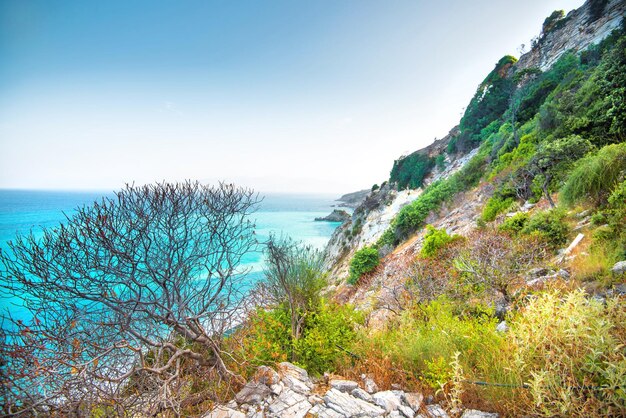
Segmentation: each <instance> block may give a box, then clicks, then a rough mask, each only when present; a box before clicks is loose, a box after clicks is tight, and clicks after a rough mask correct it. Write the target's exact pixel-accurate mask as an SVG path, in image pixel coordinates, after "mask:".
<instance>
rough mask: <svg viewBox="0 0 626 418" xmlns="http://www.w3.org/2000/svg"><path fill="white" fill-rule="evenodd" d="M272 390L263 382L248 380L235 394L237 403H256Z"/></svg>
mask: <svg viewBox="0 0 626 418" xmlns="http://www.w3.org/2000/svg"><path fill="white" fill-rule="evenodd" d="M270 393H272V390H271V389H270V388H269V387H268V386H267V385H265V384H263V383H257V382H254V381H250V382H248V383H246V385H245V386H244V387H243V389H241V390H240V391H239V393H237V394H236V395H235V401H236V402H237V403H238V404H251V405H256V404H258V403H261V402H262V401H263V400H265V398H267V397H268V396H269V395H270Z"/></svg>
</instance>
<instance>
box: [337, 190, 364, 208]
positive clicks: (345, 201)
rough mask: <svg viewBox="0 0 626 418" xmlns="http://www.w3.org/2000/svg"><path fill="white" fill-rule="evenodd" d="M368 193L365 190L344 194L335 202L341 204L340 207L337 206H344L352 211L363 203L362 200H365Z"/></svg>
mask: <svg viewBox="0 0 626 418" xmlns="http://www.w3.org/2000/svg"><path fill="white" fill-rule="evenodd" d="M369 193H370V191H369V190H367V189H366V190H359V191H358V192H353V193H347V194H344V195H343V196H341V197H340V198H339V199H337V202H341V205H338V206H344V207H347V208H353V209H354V208H356V207H358V206H359V205H360V204H361V203H362V202H363V200H365V198H366V197H367V195H368V194H369Z"/></svg>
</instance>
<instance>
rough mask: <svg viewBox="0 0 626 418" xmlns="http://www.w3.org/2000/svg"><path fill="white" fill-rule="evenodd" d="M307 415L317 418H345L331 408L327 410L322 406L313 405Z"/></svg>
mask: <svg viewBox="0 0 626 418" xmlns="http://www.w3.org/2000/svg"><path fill="white" fill-rule="evenodd" d="M309 415H312V416H314V417H318V418H345V417H346V415H344V414H340V413H339V412H337V411H335V410H334V409H332V408H327V407H326V406H324V405H315V406H314V407H313V408H311V409H310V410H309Z"/></svg>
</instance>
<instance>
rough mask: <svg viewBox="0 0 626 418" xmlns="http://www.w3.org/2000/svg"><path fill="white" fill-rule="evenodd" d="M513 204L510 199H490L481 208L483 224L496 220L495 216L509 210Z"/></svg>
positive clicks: (513, 200) (495, 197)
mask: <svg viewBox="0 0 626 418" xmlns="http://www.w3.org/2000/svg"><path fill="white" fill-rule="evenodd" d="M513 203H515V199H513V198H511V197H509V198H506V199H502V198H501V197H498V196H493V197H491V198H490V199H489V200H488V201H487V204H486V205H485V207H484V208H483V213H482V215H481V218H482V220H483V221H485V222H491V221H493V220H494V219H496V216H498V215H499V214H501V213H502V212H505V211H506V210H507V209H509V208H510V207H511V206H512V205H513Z"/></svg>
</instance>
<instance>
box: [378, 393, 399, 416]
mask: <svg viewBox="0 0 626 418" xmlns="http://www.w3.org/2000/svg"><path fill="white" fill-rule="evenodd" d="M372 399H373V400H374V403H375V404H376V405H378V406H380V407H381V408H383V409H384V410H385V411H387V412H391V411H395V410H396V409H398V407H399V406H400V405H402V400H401V399H400V397H399V396H398V395H397V394H396V393H394V392H393V391H391V390H386V391H383V392H378V393H375V394H373V395H372Z"/></svg>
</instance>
